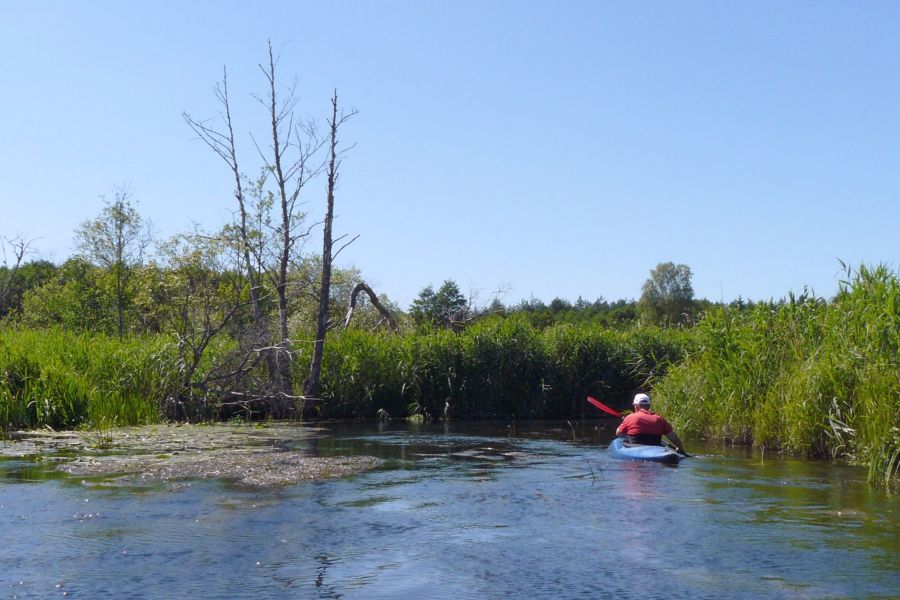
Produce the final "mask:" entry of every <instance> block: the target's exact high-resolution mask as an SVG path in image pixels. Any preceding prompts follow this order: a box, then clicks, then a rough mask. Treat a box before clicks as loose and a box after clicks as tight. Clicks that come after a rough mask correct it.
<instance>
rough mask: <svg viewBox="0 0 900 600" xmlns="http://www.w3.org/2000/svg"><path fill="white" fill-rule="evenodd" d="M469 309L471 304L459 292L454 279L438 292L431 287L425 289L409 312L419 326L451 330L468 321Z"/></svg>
mask: <svg viewBox="0 0 900 600" xmlns="http://www.w3.org/2000/svg"><path fill="white" fill-rule="evenodd" d="M468 308H469V302H468V300H467V299H466V297H465V296H463V295H462V293H461V292H460V291H459V286H457V285H456V282H455V281H453V280H452V279H447V280H446V281H444V283H443V285H441V287H440V288H439V289H438V291H436V292H435V291H434V288H433V287H432V286H430V285H429V286H426V287H425V288H423V289H422V291H421V292H419V297H418V298H416V299H415V300H413V302H412V305H411V306H410V309H409V311H410V314H411V315H412V317H413V320H414V321H415V322H416V324H417V325H426V324H428V325H432V326H436V327H444V328H447V329H449V328H452V327H458V326H460V325H461V324H463V323H464V322H465V321H466V318H467V317H468V312H469V310H468Z"/></svg>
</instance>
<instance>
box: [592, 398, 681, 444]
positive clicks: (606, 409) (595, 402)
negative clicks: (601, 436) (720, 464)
mask: <svg viewBox="0 0 900 600" xmlns="http://www.w3.org/2000/svg"><path fill="white" fill-rule="evenodd" d="M587 401H588V402H590V403H591V404H593V405H594V406H596V407H597V408H599V409H600V410H602V411H603V412H605V413H609V414H611V415H612V416H614V417H623V416H624V415H622V413H620V412H619V411H617V410H615V409H612V408H610V407H608V406H607V405H605V404H603V403H602V402H600V401H599V400H597V399H596V398H594V397H593V396H588V397H587ZM662 443H663V444H665V445H666V446H668V447H669V448H671V449H672V450H674V451H675V452H679V450H678V448H676V447H675V446H673V445H672V444H670V443H669V442H668V440H662ZM680 453H681V454H683V455H684V456H685V458H690V457H691V455H690V454H688V453H687V452H685V451H684V450H681V451H680Z"/></svg>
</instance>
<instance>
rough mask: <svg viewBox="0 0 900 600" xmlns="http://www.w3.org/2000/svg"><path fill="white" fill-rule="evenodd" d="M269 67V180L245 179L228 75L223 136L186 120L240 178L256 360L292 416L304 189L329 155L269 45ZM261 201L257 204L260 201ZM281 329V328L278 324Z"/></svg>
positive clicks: (265, 158) (265, 99)
mask: <svg viewBox="0 0 900 600" xmlns="http://www.w3.org/2000/svg"><path fill="white" fill-rule="evenodd" d="M268 51H269V52H268V61H267V62H266V63H265V64H260V65H259V68H260V70H261V71H262V72H263V75H264V76H265V78H266V82H267V86H266V92H265V94H264V95H262V96H258V97H257V100H258V101H259V102H260V104H262V106H263V107H265V110H266V112H267V116H268V118H269V123H270V128H271V130H270V132H269V134H268V137H269V143H268V144H266V146H267V147H265V148H263V147H261V146H260V144H259V143H257V141H256V138H255V137H253V136H252V135H251V138H252V139H253V143H254V145H255V146H256V150H257V152H258V154H259V156H260V158H261V160H262V165H263V169H262V176H261V177H260V178H259V179H258V180H256V181H255V182H250V184H248V182H247V179H246V176H245V175H244V174H243V173H242V172H241V169H240V166H239V163H238V156H237V150H236V142H235V136H234V128H233V126H232V116H231V107H230V102H229V98H228V86H227V73H226V75H224V76H223V80H222V83H221V84H220V85H217V86H216V97H217V98H218V100H219V102H220V103H221V105H222V110H223V112H222V119H223V121H224V126H223V128H222V129H216V128H215V127H212V126H210V125H208V124H207V122H204V121H197V120H195V119H193V118H192V117H191V116H190V115H188V114H185V115H184V118H185V121H186V122H187V123H188V125H189V126H190V127H191V129H193V130H194V132H195V133H196V134H197V135H198V136H199V137H200V139H201V140H202V141H203V142H205V143H206V145H207V146H209V147H210V148H211V149H212V150H213V151H214V152H215V153H216V154H218V155H219V156H220V157H221V158H222V159H223V160H224V161H225V162H226V164H227V165H228V167H229V170H230V171H231V175H232V177H233V178H234V186H235V188H234V189H235V191H234V195H235V199H236V200H237V204H238V211H237V216H236V223H235V226H234V230H235V231H236V234H237V238H238V240H237V243H238V245H239V246H240V249H241V261H240V262H241V267H242V268H241V271H242V272H243V273H244V274H245V275H246V277H247V281H248V284H249V287H250V304H251V314H252V327H251V328H250V330H251V332H250V333H251V335H250V342H251V344H250V347H249V348H248V349H247V351H249V352H254V353H256V354H258V355H260V356H263V357H264V359H265V362H266V365H267V370H268V377H269V382H268V388H269V389H268V392H267V394H268V395H269V397H270V400H271V412H272V414H273V415H275V416H287V414H289V413H290V411H291V410H292V409H293V401H294V400H295V399H297V397H296V396H294V383H293V375H292V370H291V367H292V363H293V359H294V353H293V347H292V341H291V339H290V336H289V331H288V318H289V310H290V299H291V296H292V294H293V293H295V292H294V291H292V290H291V287H290V285H291V282H290V280H289V275H290V273H291V269H292V267H293V266H294V265H296V264H297V263H299V261H300V259H301V250H302V245H303V241H304V240H305V239H306V238H307V237H308V236H309V229H305V228H304V227H305V226H304V215H303V214H302V213H301V212H300V211H299V207H300V195H301V191H302V190H303V188H304V186H305V185H306V184H307V183H308V182H309V180H310V179H311V178H313V177H314V176H315V175H316V174H318V173H319V172H321V170H322V167H321V165H316V164H315V163H314V157H315V156H316V155H317V152H318V150H319V149H320V148H321V146H322V143H321V142H320V141H319V140H318V137H317V135H316V132H315V127H314V126H313V125H312V123H309V122H304V121H302V120H299V119H295V117H294V109H295V107H296V106H297V104H298V102H299V97H298V96H297V94H296V86H292V87H290V88H289V89H288V92H287V94H286V95H285V96H284V97H283V98H282V97H281V96H280V95H279V90H278V80H277V77H276V75H277V68H276V67H277V62H278V61H277V59H276V57H275V55H274V52H273V50H272V43H271V42H269V44H268ZM254 200H255V201H254ZM264 289H269V292H270V293H271V294H273V295H274V299H275V303H276V305H277V316H276V317H274V319H273V318H272V315H271V314H270V313H269V312H268V311H267V310H266V308H265V306H266V302H265V300H266V298H265V293H264V291H263V290H264ZM273 321H274V322H273Z"/></svg>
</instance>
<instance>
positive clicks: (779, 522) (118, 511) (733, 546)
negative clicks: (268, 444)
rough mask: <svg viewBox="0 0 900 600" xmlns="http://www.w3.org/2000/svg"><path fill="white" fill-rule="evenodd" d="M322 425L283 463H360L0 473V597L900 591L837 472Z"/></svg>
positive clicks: (600, 436)
mask: <svg viewBox="0 0 900 600" xmlns="http://www.w3.org/2000/svg"><path fill="white" fill-rule="evenodd" d="M325 427H326V429H327V430H326V431H325V432H323V433H322V434H321V435H319V436H317V437H316V438H314V439H313V440H311V441H309V442H305V443H304V447H303V448H301V449H300V450H302V451H304V452H307V453H312V454H318V455H323V456H325V455H349V454H365V455H370V456H376V457H378V458H380V459H382V462H381V464H380V466H379V467H378V468H377V469H376V470H373V471H369V472H366V473H363V474H361V475H356V476H354V477H350V478H346V479H339V480H330V481H325V482H316V483H307V484H301V485H296V486H290V487H277V488H247V487H239V486H235V485H233V484H231V483H229V482H227V481H216V480H206V481H182V482H178V483H175V484H173V483H167V484H150V485H146V486H141V487H134V486H128V487H122V486H116V485H109V484H104V483H103V482H102V481H98V480H91V481H85V480H83V479H81V478H78V477H69V476H67V475H64V474H62V473H60V472H58V471H56V470H55V469H53V468H52V467H51V466H47V465H45V464H44V463H41V462H35V461H33V460H29V459H15V460H10V459H7V460H2V461H0V544H2V546H0V586H2V587H0V598H4V597H6V598H62V597H66V598H117V599H118V598H254V599H263V598H347V599H350V598H366V599H369V598H393V599H397V598H438V599H440V598H478V599H482V598H614V597H616V598H618V597H623V596H624V597H632V598H692V599H696V598H897V597H900V498H898V497H897V496H894V495H890V494H888V493H886V492H884V491H882V490H878V489H874V488H871V487H869V486H867V485H866V483H865V471H864V470H862V469H859V468H854V467H849V466H841V465H833V464H830V463H825V462H814V461H805V460H797V459H784V458H781V457H778V456H766V457H763V456H761V455H760V454H758V453H752V452H749V451H747V450H745V449H733V448H723V447H718V446H698V445H697V444H689V449H691V450H693V451H694V452H695V453H696V454H697V455H698V456H696V457H695V458H692V459H687V460H684V461H682V463H681V464H680V465H679V466H677V467H668V466H664V465H657V464H650V463H632V462H625V461H618V460H614V459H611V458H609V456H608V455H607V453H606V450H605V445H606V443H607V442H608V441H609V439H610V437H611V433H612V432H611V431H610V430H608V429H605V428H604V426H603V425H599V426H598V424H597V422H592V423H576V424H575V427H574V429H571V428H570V425H568V424H567V423H562V424H561V425H560V424H553V423H526V424H523V423H519V424H515V425H514V424H508V423H499V422H495V423H450V424H446V425H445V424H441V423H437V424H433V425H423V426H415V425H408V424H406V423H391V424H387V425H381V426H376V425H351V424H335V425H326V426H325ZM573 438H575V439H573Z"/></svg>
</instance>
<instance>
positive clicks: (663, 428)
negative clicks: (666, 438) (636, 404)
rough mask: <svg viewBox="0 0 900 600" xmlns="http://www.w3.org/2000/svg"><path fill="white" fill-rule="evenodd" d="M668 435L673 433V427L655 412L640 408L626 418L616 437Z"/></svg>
mask: <svg viewBox="0 0 900 600" xmlns="http://www.w3.org/2000/svg"><path fill="white" fill-rule="evenodd" d="M623 433H624V434H626V435H666V434H668V433H672V426H671V425H669V422H668V421H666V420H665V419H663V418H662V417H661V416H659V415H658V414H656V413H655V412H652V411H649V410H647V409H646V408H639V409H637V410H635V411H634V412H633V413H631V414H630V415H628V416H627V417H625V419H624V420H623V421H622V424H621V425H619V428H618V429H616V435H620V434H623Z"/></svg>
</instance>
